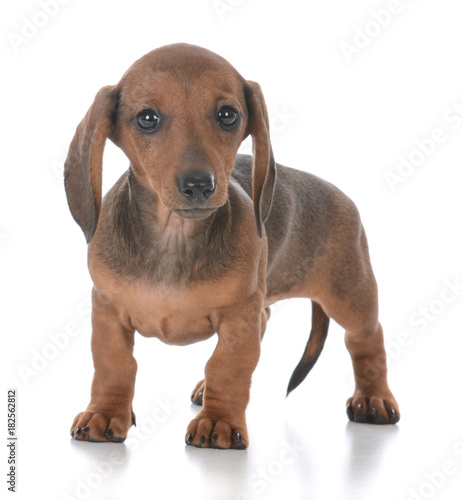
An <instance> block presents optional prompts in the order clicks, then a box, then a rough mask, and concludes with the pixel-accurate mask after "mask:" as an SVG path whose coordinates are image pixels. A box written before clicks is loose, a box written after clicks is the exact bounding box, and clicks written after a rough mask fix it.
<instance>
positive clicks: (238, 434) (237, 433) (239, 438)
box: [236, 432, 241, 441]
mask: <svg viewBox="0 0 462 500" xmlns="http://www.w3.org/2000/svg"><path fill="white" fill-rule="evenodd" d="M236 439H237V440H238V441H240V440H241V435H240V433H239V432H236Z"/></svg>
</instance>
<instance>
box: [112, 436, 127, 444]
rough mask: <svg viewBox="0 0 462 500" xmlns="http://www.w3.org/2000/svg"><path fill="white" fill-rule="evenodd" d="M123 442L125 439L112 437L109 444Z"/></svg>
mask: <svg viewBox="0 0 462 500" xmlns="http://www.w3.org/2000/svg"><path fill="white" fill-rule="evenodd" d="M124 441H125V438H117V437H113V438H112V439H111V442H112V443H123V442H124Z"/></svg>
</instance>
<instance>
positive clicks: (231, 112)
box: [217, 106, 239, 130]
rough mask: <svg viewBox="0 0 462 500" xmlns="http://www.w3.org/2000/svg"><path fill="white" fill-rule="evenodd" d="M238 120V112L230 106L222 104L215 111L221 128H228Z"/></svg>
mask: <svg viewBox="0 0 462 500" xmlns="http://www.w3.org/2000/svg"><path fill="white" fill-rule="evenodd" d="M238 120H239V113H238V112H237V111H236V110H235V109H234V108H232V107H231V106H222V107H221V108H220V109H219V110H218V113H217V122H218V124H219V125H220V127H221V128H223V129H225V130H226V129H230V128H232V127H233V125H236V124H237V122H238Z"/></svg>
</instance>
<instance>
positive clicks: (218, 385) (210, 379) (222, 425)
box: [186, 305, 261, 449]
mask: <svg viewBox="0 0 462 500" xmlns="http://www.w3.org/2000/svg"><path fill="white" fill-rule="evenodd" d="M260 324H261V309H260V307H258V306H257V308H255V307H252V306H251V305H250V306H249V305H246V306H244V305H243V306H242V307H240V308H239V309H237V308H236V309H235V310H232V311H228V312H227V313H226V315H223V316H222V317H221V319H220V326H219V328H218V344H217V347H216V349H215V351H214V353H213V355H212V357H211V358H210V360H209V361H208V362H207V365H206V366H205V386H204V396H203V407H202V409H201V411H200V412H199V413H198V414H197V417H196V418H195V419H193V420H192V421H191V422H190V424H189V426H188V429H187V431H186V443H187V444H191V445H194V446H197V447H204V448H209V447H213V448H235V449H245V448H246V447H247V446H248V444H249V436H248V432H247V424H246V420H245V409H246V407H247V404H248V402H249V392H250V381H251V377H252V373H253V371H254V370H255V367H256V366H257V362H258V359H259V357H260V341H261V333H260V329H261V325H260Z"/></svg>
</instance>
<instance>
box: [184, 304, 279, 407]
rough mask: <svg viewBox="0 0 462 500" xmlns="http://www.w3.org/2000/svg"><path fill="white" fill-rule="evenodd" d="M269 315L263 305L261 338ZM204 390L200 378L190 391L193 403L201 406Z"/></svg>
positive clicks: (268, 311)
mask: <svg viewBox="0 0 462 500" xmlns="http://www.w3.org/2000/svg"><path fill="white" fill-rule="evenodd" d="M270 316H271V309H270V308H269V307H265V308H264V309H263V310H262V312H261V338H262V339H263V335H264V334H265V330H266V325H267V323H268V320H269V318H270ZM204 390H205V379H202V380H200V381H199V382H198V383H197V384H196V387H194V389H193V391H192V393H191V402H192V403H194V404H195V405H198V406H202V400H203V397H204Z"/></svg>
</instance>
